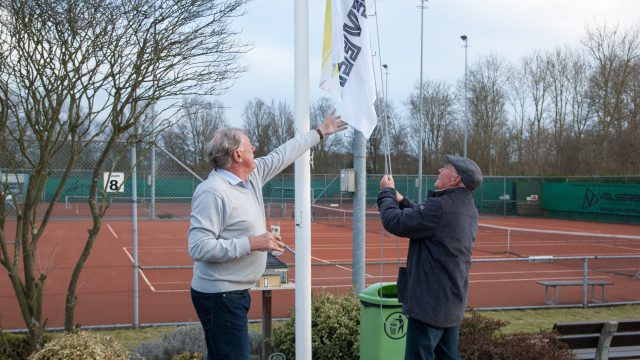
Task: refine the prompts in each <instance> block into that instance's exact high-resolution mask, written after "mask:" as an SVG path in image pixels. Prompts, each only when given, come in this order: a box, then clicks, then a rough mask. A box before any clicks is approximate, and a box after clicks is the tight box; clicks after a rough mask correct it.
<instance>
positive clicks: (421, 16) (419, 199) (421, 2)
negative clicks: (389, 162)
mask: <svg viewBox="0 0 640 360" xmlns="http://www.w3.org/2000/svg"><path fill="white" fill-rule="evenodd" d="M425 2H427V0H420V94H419V95H418V96H419V100H418V101H419V102H420V106H419V114H418V119H419V120H418V127H419V131H418V133H419V134H420V136H419V146H418V147H419V149H418V202H422V143H423V142H424V140H423V133H424V124H423V121H422V111H423V110H422V103H423V101H422V97H423V96H422V86H423V80H422V63H423V61H422V58H423V52H424V3H425Z"/></svg>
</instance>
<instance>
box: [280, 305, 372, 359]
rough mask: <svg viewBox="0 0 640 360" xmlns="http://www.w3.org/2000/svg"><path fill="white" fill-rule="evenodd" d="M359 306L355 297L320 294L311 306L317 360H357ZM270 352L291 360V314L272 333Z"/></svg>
mask: <svg viewBox="0 0 640 360" xmlns="http://www.w3.org/2000/svg"><path fill="white" fill-rule="evenodd" d="M359 304H360V302H359V301H358V298H357V297H356V296H355V295H332V294H328V293H323V294H320V295H316V296H314V297H313V299H312V302H311V329H312V330H311V334H312V338H311V342H312V348H313V358H314V359H318V360H325V359H327V360H329V359H330V360H336V359H341V360H342V359H359V356H360V305H359ZM272 340H273V348H274V350H276V351H278V352H281V353H283V354H285V356H286V357H287V359H295V313H294V312H293V311H292V312H291V318H290V319H289V320H287V321H286V322H285V323H284V324H283V325H281V326H279V327H278V328H276V329H275V330H274V333H273V339H272Z"/></svg>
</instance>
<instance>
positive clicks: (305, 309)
mask: <svg viewBox="0 0 640 360" xmlns="http://www.w3.org/2000/svg"><path fill="white" fill-rule="evenodd" d="M293 27H294V30H293V33H294V41H293V42H294V76H295V78H294V86H293V87H294V94H295V95H294V118H295V130H296V135H298V134H302V133H304V132H306V131H308V130H309V0H295V3H294V21H293ZM295 169H296V170H295V176H296V178H295V189H296V190H295V197H296V200H295V222H296V227H295V237H296V257H295V258H296V260H295V267H296V290H295V292H296V296H295V297H296V300H295V306H296V308H295V309H296V359H297V360H311V354H312V352H311V170H310V166H309V151H306V152H305V153H304V154H303V155H302V156H300V157H299V158H298V160H296V165H295Z"/></svg>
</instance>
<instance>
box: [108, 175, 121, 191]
mask: <svg viewBox="0 0 640 360" xmlns="http://www.w3.org/2000/svg"><path fill="white" fill-rule="evenodd" d="M104 191H106V192H124V173H123V172H111V173H110V172H106V173H104Z"/></svg>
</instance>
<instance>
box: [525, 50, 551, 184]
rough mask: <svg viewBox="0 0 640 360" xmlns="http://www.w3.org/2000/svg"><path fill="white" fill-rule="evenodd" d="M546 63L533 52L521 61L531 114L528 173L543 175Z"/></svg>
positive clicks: (547, 80)
mask: <svg viewBox="0 0 640 360" xmlns="http://www.w3.org/2000/svg"><path fill="white" fill-rule="evenodd" d="M547 67H548V62H547V59H546V58H545V57H544V55H542V54H540V53H539V52H534V53H532V54H530V55H527V56H525V57H524V58H523V59H522V68H523V74H524V85H525V89H527V93H528V96H529V99H530V104H531V109H532V113H531V114H530V117H529V121H528V124H527V131H528V135H529V136H528V142H529V144H528V151H527V160H528V161H527V162H528V164H529V165H530V167H529V171H532V172H538V173H544V168H543V167H544V166H546V161H545V160H546V158H547V155H548V153H547V151H546V150H547V146H546V142H547V131H546V126H545V125H546V124H545V120H546V115H547V108H548V98H549V88H550V81H549V75H548V69H547Z"/></svg>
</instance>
